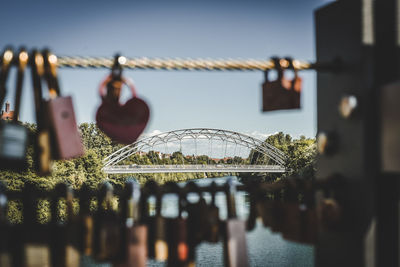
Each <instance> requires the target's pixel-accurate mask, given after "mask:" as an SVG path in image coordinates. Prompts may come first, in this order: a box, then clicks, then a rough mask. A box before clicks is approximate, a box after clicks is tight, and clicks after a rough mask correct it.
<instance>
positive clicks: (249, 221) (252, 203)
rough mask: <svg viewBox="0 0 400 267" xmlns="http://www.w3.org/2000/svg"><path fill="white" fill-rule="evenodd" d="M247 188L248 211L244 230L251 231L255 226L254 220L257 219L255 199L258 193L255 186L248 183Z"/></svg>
mask: <svg viewBox="0 0 400 267" xmlns="http://www.w3.org/2000/svg"><path fill="white" fill-rule="evenodd" d="M248 187H249V199H250V203H249V204H250V208H249V210H250V211H249V216H248V218H247V221H246V230H247V231H251V230H253V229H254V227H255V226H256V220H257V218H258V210H257V198H258V195H259V193H258V191H257V185H256V184H253V183H250V184H248Z"/></svg>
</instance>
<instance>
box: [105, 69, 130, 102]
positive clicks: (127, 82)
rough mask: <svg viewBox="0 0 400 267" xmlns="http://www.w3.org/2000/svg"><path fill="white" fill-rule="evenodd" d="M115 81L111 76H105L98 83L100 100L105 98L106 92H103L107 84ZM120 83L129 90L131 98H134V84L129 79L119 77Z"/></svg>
mask: <svg viewBox="0 0 400 267" xmlns="http://www.w3.org/2000/svg"><path fill="white" fill-rule="evenodd" d="M113 81H115V80H114V79H113V77H112V74H109V75H107V77H106V78H105V79H104V80H103V81H102V82H101V83H100V86H99V95H100V96H101V98H105V97H106V95H107V92H106V90H104V89H105V88H106V86H107V84H108V83H110V82H113ZM121 81H122V82H123V83H124V84H125V85H127V86H128V87H129V89H131V93H132V97H136V87H135V84H134V82H133V81H132V80H131V79H128V78H125V77H123V76H122V77H121Z"/></svg>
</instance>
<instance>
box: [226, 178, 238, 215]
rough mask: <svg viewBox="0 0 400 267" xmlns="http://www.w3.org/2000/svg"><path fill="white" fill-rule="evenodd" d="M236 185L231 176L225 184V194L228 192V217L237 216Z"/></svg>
mask: <svg viewBox="0 0 400 267" xmlns="http://www.w3.org/2000/svg"><path fill="white" fill-rule="evenodd" d="M236 192H237V191H236V185H235V184H234V181H233V179H232V178H229V179H228V180H227V181H226V184H225V194H226V207H227V214H228V219H231V218H236V201H235V197H236V196H235V195H236Z"/></svg>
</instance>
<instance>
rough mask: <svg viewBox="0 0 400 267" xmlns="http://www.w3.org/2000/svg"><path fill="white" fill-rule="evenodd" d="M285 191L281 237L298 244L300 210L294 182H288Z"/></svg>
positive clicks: (299, 237) (299, 238) (299, 236)
mask: <svg viewBox="0 0 400 267" xmlns="http://www.w3.org/2000/svg"><path fill="white" fill-rule="evenodd" d="M284 190H285V193H284V194H285V203H284V206H283V209H284V223H283V232H282V237H283V238H284V239H287V240H290V241H297V242H300V240H301V237H302V234H301V210H300V203H299V200H298V190H297V189H296V183H295V182H294V181H292V180H291V181H288V183H287V186H286V188H285V189H284Z"/></svg>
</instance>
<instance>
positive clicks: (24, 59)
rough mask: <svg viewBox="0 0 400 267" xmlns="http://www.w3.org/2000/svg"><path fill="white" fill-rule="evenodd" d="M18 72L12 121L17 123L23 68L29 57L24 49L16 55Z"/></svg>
mask: <svg viewBox="0 0 400 267" xmlns="http://www.w3.org/2000/svg"><path fill="white" fill-rule="evenodd" d="M17 60H18V72H17V82H16V87H15V103H14V106H15V108H14V114H13V118H12V121H13V122H18V118H19V112H20V107H21V96H22V87H23V83H24V75H25V68H26V65H27V64H28V60H29V55H28V53H27V52H26V49H25V48H23V47H21V48H20V50H19V53H18V59H17Z"/></svg>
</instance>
